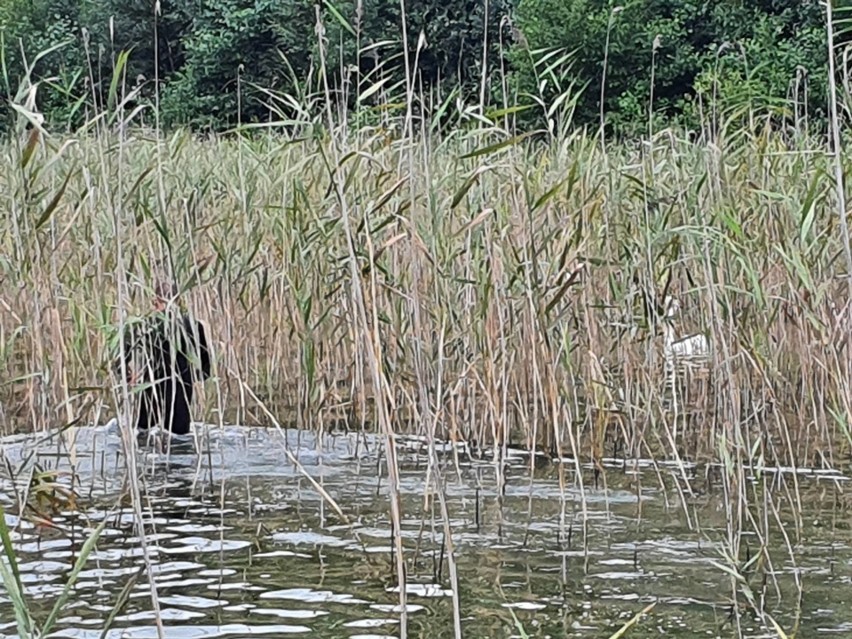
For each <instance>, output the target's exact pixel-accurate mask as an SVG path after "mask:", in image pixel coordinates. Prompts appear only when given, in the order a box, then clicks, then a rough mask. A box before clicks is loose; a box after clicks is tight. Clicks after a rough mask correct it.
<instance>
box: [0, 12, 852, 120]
mask: <svg viewBox="0 0 852 639" xmlns="http://www.w3.org/2000/svg"><path fill="white" fill-rule="evenodd" d="M156 6H157V7H158V9H159V13H158V15H157V16H156V29H155V15H154V11H155V5H154V3H153V2H152V0H26V1H25V0H0V28H2V29H3V33H4V38H5V52H6V62H7V68H8V70H9V85H10V86H9V87H8V90H10V91H11V92H12V94H13V95H14V92H15V90H16V87H17V86H18V83H19V82H20V81H21V79H22V77H23V75H24V74H23V60H22V56H21V54H20V46H19V44H18V40H19V39H20V40H22V41H23V47H24V50H25V51H26V52H27V55H28V56H29V57H30V59H31V58H32V56H34V55H35V54H36V53H37V52H38V51H41V50H44V49H46V48H48V47H50V46H52V45H54V44H56V43H59V42H61V41H67V42H68V43H69V44H68V45H67V46H65V47H63V48H62V49H59V50H57V51H54V52H52V53H51V54H50V55H47V56H45V57H44V58H43V59H41V60H40V61H39V64H38V65H36V67H35V69H34V73H33V77H34V79H41V80H43V81H45V82H47V83H46V85H45V86H43V87H41V88H40V91H39V107H40V108H41V109H42V111H43V112H45V113H46V114H47V116H48V117H49V120H50V121H51V123H52V124H53V125H55V126H72V125H74V124H75V123H77V122H78V121H79V120H80V118H81V117H82V115H85V114H86V109H85V107H86V106H88V105H91V106H92V107H93V108H96V109H100V108H102V106H103V102H104V100H103V95H104V93H105V92H106V90H107V88H108V87H109V84H110V81H111V76H112V73H113V69H114V66H115V64H116V60H117V59H118V55H119V53H120V52H121V51H130V54H129V58H128V63H127V66H126V68H124V69H122V71H123V74H124V78H123V80H124V82H125V83H126V84H127V85H132V86H138V87H140V90H141V96H142V99H151V98H152V97H153V95H154V92H155V89H156V88H157V87H159V95H160V98H161V101H160V107H161V110H160V113H161V116H162V122H163V123H164V124H165V125H166V126H177V125H187V124H188V125H192V126H194V127H196V128H214V129H221V128H225V127H229V126H232V125H233V124H235V123H236V121H237V119H238V118H239V119H241V120H242V121H243V122H246V121H252V120H265V119H267V118H276V117H277V116H279V115H280V112H275V110H272V111H271V110H270V109H269V104H270V98H269V95H268V94H267V93H265V92H264V90H272V91H275V92H280V93H282V94H290V95H294V96H296V99H297V101H299V102H300V103H307V102H310V96H311V95H312V94H314V93H315V92H316V91H317V90H318V89H319V88H320V87H321V86H323V85H322V84H321V83H320V82H319V79H320V77H321V76H320V74H319V67H320V64H319V57H318V52H319V48H318V41H319V40H318V34H317V30H316V12H317V7H319V11H320V14H321V18H322V24H323V30H322V32H321V35H322V42H323V43H324V44H325V50H326V62H327V69H328V81H329V85H330V87H331V89H332V91H335V92H336V91H337V90H340V93H339V95H345V96H346V99H348V100H349V101H350V102H352V101H353V100H354V96H356V95H357V94H358V92H359V84H358V81H359V80H360V81H362V82H364V83H369V82H373V81H375V78H374V77H371V76H370V72H371V71H372V70H373V69H374V68H375V65H376V63H377V61H380V62H381V65H382V66H381V69H382V73H383V74H384V75H385V77H387V76H389V79H390V81H389V82H387V86H396V87H397V89H396V90H397V91H398V92H400V91H401V88H400V87H401V84H400V81H401V80H402V79H403V78H404V77H405V74H404V70H405V68H404V64H403V61H404V57H403V56H402V54H401V51H402V48H401V46H402V38H401V28H400V27H401V24H402V15H401V8H400V3H399V2H397V1H396V0H393V1H390V2H388V1H386V0H372V1H365V0H339V1H337V2H322V3H320V4H317V3H316V1H315V0H290V1H288V2H280V1H278V0H160V1H159V2H158V3H157V5H156ZM486 6H487V7H488V11H489V14H488V15H487V16H486V15H485V7H486ZM839 11H841V12H842V9H840V10H839ZM822 12H823V9H822V8H821V6H820V5H819V4H818V3H816V2H807V1H804V0H756V1H749V2H746V1H745V0H718V1H716V2H707V1H706V0H701V1H699V0H625V1H624V2H623V3H620V4H616V3H615V2H613V1H611V0H490V2H488V3H487V5H486V3H484V2H481V0H445V1H442V2H438V1H437V0H410V1H409V2H406V19H407V22H406V24H407V30H408V46H409V59H410V61H411V62H412V63H413V61H414V60H416V61H417V69H416V71H417V72H416V74H414V77H415V78H416V80H417V87H418V89H423V91H424V93H425V94H427V95H428V96H429V99H428V101H429V102H431V103H432V104H435V103H437V102H439V101H440V100H442V99H443V98H445V97H446V96H448V95H450V92H451V91H454V90H456V89H458V90H460V94H461V97H462V99H464V100H465V101H467V102H478V101H479V99H480V95H481V90H482V89H483V88H484V89H485V96H486V98H487V99H490V100H492V101H493V102H498V103H500V105H501V106H504V105H506V103H507V102H508V103H509V106H511V104H512V103H513V102H514V101H517V102H520V103H537V104H538V105H539V106H538V108H533V109H530V110H529V111H527V112H525V117H527V124H529V125H540V124H541V123H542V121H543V119H544V117H543V116H545V115H546V113H547V109H548V106H549V105H552V104H554V103H555V102H557V101H558V99H559V96H560V95H563V94H565V93H566V92H567V93H570V94H571V95H570V97H572V98H574V99H575V100H576V102H572V101H571V100H568V99H567V97H569V96H566V98H563V102H562V104H563V105H567V104H574V105H575V106H576V108H575V110H574V112H573V123H575V124H590V125H592V126H596V125H597V123H598V120H599V113H600V110H601V104H600V92H601V79H602V74H603V69H604V60H605V59H606V60H607V65H606V83H605V93H604V95H605V98H604V104H603V110H604V112H605V114H606V122H607V126H608V127H610V128H611V129H614V130H617V131H621V132H626V133H632V132H635V131H638V130H645V128H646V127H647V120H648V113H649V103H650V99H651V95H652V77H653V98H654V99H653V106H654V109H653V111H654V117H655V118H656V119H659V120H660V121H663V122H678V121H679V122H681V123H683V124H686V125H689V126H695V125H696V124H697V123H698V122H699V121H701V120H703V119H704V118H705V116H706V114H707V113H708V112H710V110H712V111H713V112H714V113H720V112H724V113H733V114H736V113H738V112H739V113H744V114H747V113H748V111H749V109H750V108H753V109H755V110H760V111H762V112H764V111H765V110H766V109H767V108H775V107H778V106H781V105H789V98H790V97H791V96H792V95H793V93H794V91H793V89H794V87H797V88H799V89H800V90H799V92H798V96H799V97H801V96H803V95H804V94H805V92H804V90H802V88H803V87H804V86H805V85H803V84H802V82H801V81H800V82H799V83H798V84H797V83H796V79H797V78H799V80H802V79H804V78H806V79H807V85H806V86H807V95H808V109H809V111H810V113H811V114H812V115H816V116H820V115H822V114H823V113H824V108H825V107H824V105H825V103H826V91H825V87H826V79H827V64H826V62H827V47H826V36H825V28H824V24H823V19H824V17H823V13H822ZM840 17H841V18H842V17H844V16H843V15H841V16H840ZM850 17H852V16H850ZM486 31H487V43H488V47H487V53H486V60H487V69H486V73H485V74H483V69H482V61H483V42H485V41H486ZM421 33H422V35H423V40H421V39H420V36H421ZM839 35H841V36H842V34H839ZM424 41H425V43H426V46H425V47H420V46H419V45H418V43H422V42H424ZM370 47H375V48H372V49H370V53H369V54H365V55H360V56H359V55H358V52H359V48H360V50H361V51H364V50H365V48H370ZM554 51H557V52H558V53H553V52H554ZM568 54H570V55H568ZM565 56H567V57H565ZM560 57H564V59H563V60H562V63H561V64H554V63H555V62H556V61H559V59H560ZM542 60H544V61H542ZM503 71H506V73H507V75H506V76H504V75H501V74H502V73H503ZM483 77H484V79H485V80H486V82H485V85H484V86H483V85H482V82H481V80H482V79H483ZM155 79H158V80H159V85H157V84H156V83H155ZM503 80H507V81H506V82H503ZM92 82H93V83H94V88H95V91H94V92H93V91H92V90H91V89H92V87H91V83H92ZM364 86H366V84H362V85H361V86H360V90H363V88H364ZM505 86H508V87H509V88H510V89H511V93H510V95H508V96H507V95H506V94H505V93H504V91H503V88H504V87H505ZM581 89H582V91H581ZM92 95H94V96H95V97H94V98H93V97H92ZM398 95H399V94H397V97H398ZM374 99H375V96H374ZM93 101H94V102H96V104H91V103H92V102H93ZM276 104H277V106H280V104H281V103H280V102H279V103H276ZM550 115H552V113H551V114H550Z"/></svg>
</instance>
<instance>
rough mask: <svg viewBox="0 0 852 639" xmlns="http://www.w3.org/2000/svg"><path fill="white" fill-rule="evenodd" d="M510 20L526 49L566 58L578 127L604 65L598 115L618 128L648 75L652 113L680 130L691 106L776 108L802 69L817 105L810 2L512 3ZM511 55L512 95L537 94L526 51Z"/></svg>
mask: <svg viewBox="0 0 852 639" xmlns="http://www.w3.org/2000/svg"><path fill="white" fill-rule="evenodd" d="M516 15H517V21H518V24H519V25H520V28H521V31H522V33H523V36H524V40H525V44H526V46H527V47H529V49H530V50H541V49H545V50H547V49H553V48H564V49H566V50H568V51H571V52H572V56H571V59H570V64H571V69H572V73H573V74H575V76H576V77H577V78H579V79H582V80H583V81H584V82H585V83H587V88H586V90H585V91H584V93H583V95H582V96H581V97H580V99H579V101H578V106H577V113H576V115H577V119H578V121H580V122H590V123H594V122H597V121H598V119H599V111H600V91H601V78H602V77H603V70H604V60H605V59H606V60H607V68H606V85H605V87H604V89H605V93H604V95H605V97H604V111H605V112H606V114H607V121H608V123H609V124H611V125H615V126H617V127H619V128H621V129H628V130H629V129H630V128H632V127H635V126H643V123H645V122H647V119H648V109H649V103H650V100H651V87H652V85H651V81H652V74H653V99H654V112H655V115H656V116H657V117H662V118H664V119H666V120H671V119H683V120H685V123H686V124H690V125H695V124H696V119H697V115H698V112H699V106H698V103H699V102H701V103H703V104H704V105H705V108H710V105H709V103H708V101H714V100H715V104H714V106H716V107H718V108H721V109H724V110H725V111H730V110H732V109H736V108H747V107H749V106H751V107H754V108H758V109H760V108H765V107H767V106H771V105H777V104H778V103H779V102H781V101H783V100H784V99H786V98H787V97H788V95H790V92H791V87H792V85H793V82H794V80H795V79H796V78H797V76H800V75H802V73H805V74H806V75H807V77H808V80H809V84H808V86H809V89H810V92H809V103H810V105H809V106H810V108H811V109H812V110H813V111H816V112H819V111H821V110H822V109H823V108H824V104H825V83H826V69H827V64H826V62H827V52H826V50H827V48H826V44H825V42H826V40H825V26H824V24H823V15H822V10H821V8H820V6H819V5H818V3H815V2H802V0H762V1H749V2H745V1H744V0H717V1H716V2H704V1H702V0H625V1H624V2H622V3H616V2H610V1H608V0H568V1H565V0H518V5H517V13H516ZM512 57H513V62H514V65H515V68H516V69H517V70H518V72H517V73H516V74H515V76H514V79H515V82H516V85H517V87H518V88H519V90H522V91H527V92H531V93H535V92H537V91H540V84H537V83H536V80H537V79H538V75H537V74H536V73H535V69H534V68H533V61H532V58H531V56H530V55H529V54H528V52H527V51H526V50H520V49H517V50H515V52H514V53H513V56H512ZM562 89H563V88H562V87H556V86H553V83H551V84H550V85H549V86H545V88H544V92H543V93H544V95H542V96H541V97H542V98H543V99H545V101H546V102H549V101H552V100H553V99H554V98H555V95H554V94H555V93H557V92H558V91H559V90H562ZM699 98H700V100H699Z"/></svg>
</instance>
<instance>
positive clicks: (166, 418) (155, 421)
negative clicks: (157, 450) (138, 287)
mask: <svg viewBox="0 0 852 639" xmlns="http://www.w3.org/2000/svg"><path fill="white" fill-rule="evenodd" d="M176 299H177V291H176V290H175V288H174V287H171V286H168V285H163V284H158V285H157V286H156V287H155V292H154V303H153V306H154V313H153V314H152V315H151V316H150V317H148V318H146V319H145V320H143V321H141V322H133V323H131V324H128V326H127V330H126V332H125V336H124V361H125V365H126V367H127V369H126V370H127V375H128V381H129V383H130V385H131V387H133V388H138V390H137V391H136V392H135V393H134V394H138V397H139V409H138V410H139V412H138V416H137V419H136V427H137V429H139V430H143V431H147V430H148V429H149V428H152V427H155V426H159V427H160V428H165V429H166V430H169V431H171V432H172V433H173V434H175V435H186V434H187V433H189V428H190V424H191V423H192V419H191V416H190V406H191V405H192V395H193V386H194V383H195V381H203V380H205V379H207V378H208V377H210V349H209V347H208V344H207V336H206V334H205V332H204V325H203V324H202V323H201V322H199V321H196V320H195V319H193V318H192V317H190V316H189V315H187V314H184V313H181V312H179V311H178V309H177V308H176V306H175V302H176Z"/></svg>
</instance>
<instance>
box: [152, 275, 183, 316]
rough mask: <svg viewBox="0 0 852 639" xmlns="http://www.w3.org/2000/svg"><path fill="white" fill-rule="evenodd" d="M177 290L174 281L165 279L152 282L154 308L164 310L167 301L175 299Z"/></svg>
mask: <svg viewBox="0 0 852 639" xmlns="http://www.w3.org/2000/svg"><path fill="white" fill-rule="evenodd" d="M177 296H178V290H177V286H175V284H174V283H172V282H169V281H166V280H158V281H157V282H156V283H155V284H154V300H153V304H154V310H155V311H158V312H162V311H164V310H166V307H167V306H168V305H169V303H174V302H175V301H176V300H177Z"/></svg>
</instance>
